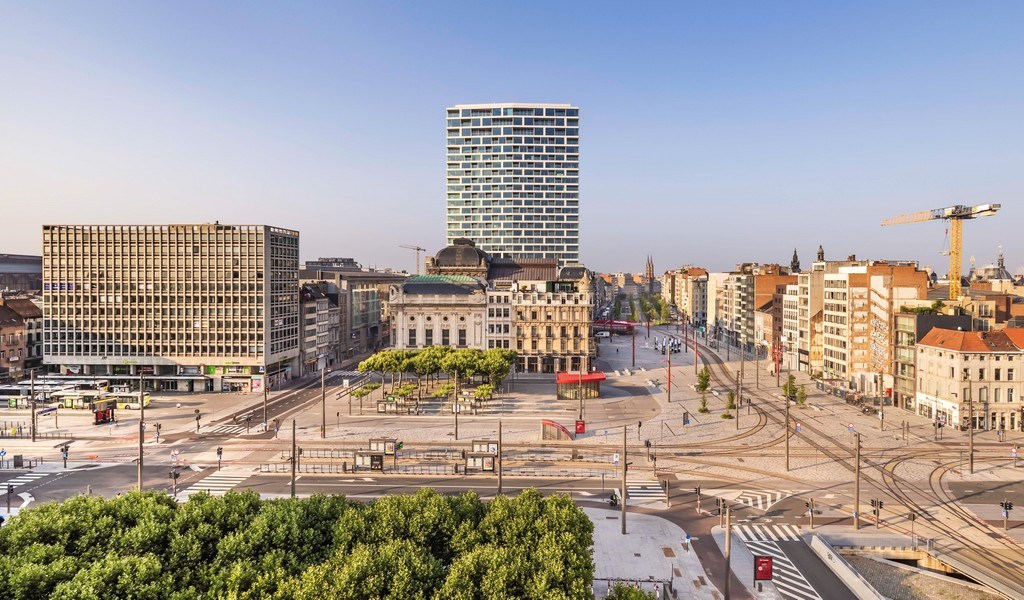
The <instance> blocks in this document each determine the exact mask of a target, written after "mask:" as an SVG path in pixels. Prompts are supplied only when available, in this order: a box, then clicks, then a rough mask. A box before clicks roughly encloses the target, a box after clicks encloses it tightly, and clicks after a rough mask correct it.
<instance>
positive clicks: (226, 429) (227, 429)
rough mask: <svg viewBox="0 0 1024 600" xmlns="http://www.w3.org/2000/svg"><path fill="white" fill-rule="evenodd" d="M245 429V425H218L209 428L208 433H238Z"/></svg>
mask: <svg viewBox="0 0 1024 600" xmlns="http://www.w3.org/2000/svg"><path fill="white" fill-rule="evenodd" d="M243 431H245V427H243V426H242V425H218V426H216V427H214V428H213V429H207V430H206V433H228V434H231V435H236V434H239V433H242V432H243Z"/></svg>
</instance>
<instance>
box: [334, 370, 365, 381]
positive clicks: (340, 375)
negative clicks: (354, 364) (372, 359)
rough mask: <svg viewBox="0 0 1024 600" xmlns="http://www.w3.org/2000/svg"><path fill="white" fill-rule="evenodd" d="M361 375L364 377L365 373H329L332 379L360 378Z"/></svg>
mask: <svg viewBox="0 0 1024 600" xmlns="http://www.w3.org/2000/svg"><path fill="white" fill-rule="evenodd" d="M363 375H365V373H360V372H359V371H331V376H332V377H344V378H345V379H351V378H353V377H361V376H363Z"/></svg>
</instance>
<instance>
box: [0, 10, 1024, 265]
mask: <svg viewBox="0 0 1024 600" xmlns="http://www.w3.org/2000/svg"><path fill="white" fill-rule="evenodd" d="M1022 32H1024V3H1022V2H1019V1H1013V2H997V1H986V2H936V1H927V2H877V3H876V2H820V1H813V2H796V1H786V2H728V3H723V2H703V3H697V2H665V3H623V2H615V3H596V2H585V3H579V4H573V3H568V2H536V3H530V2H517V3H511V4H509V3H487V2H466V3H454V2H439V1H429V2H410V3H391V2H358V3H355V2H353V3H342V2H324V3H312V2H197V1H196V2H192V1H179V2H163V3H158V2H99V1H91V2H17V3H15V2H10V1H4V0H0V214H2V216H3V217H4V227H3V229H2V230H3V236H2V238H0V252H13V253H33V254H38V253H40V251H41V250H40V239H41V236H40V225H41V224H43V223H79V222H80V223H122V222H124V223H132V222H139V223H166V222H204V221H210V222H212V221H214V220H219V221H221V222H227V223H270V224H274V225H279V226H284V227H291V228H295V229H299V230H300V231H301V232H302V242H301V243H302V257H303V259H308V258H315V257H317V256H321V255H326V256H351V257H354V258H356V259H357V260H359V261H360V262H362V263H363V264H364V265H368V266H373V265H377V266H393V267H397V268H405V269H409V270H411V269H413V253H412V252H411V251H409V250H404V249H401V248H399V247H398V245H399V244H418V245H420V246H424V247H426V248H428V249H429V250H430V251H431V252H436V250H437V249H439V248H440V246H441V245H442V244H443V243H444V203H445V191H444V181H445V180H444V138H445V136H444V133H445V130H444V127H445V113H444V109H445V107H447V106H450V105H454V104H459V103H473V102H495V101H524V102H571V103H573V104H577V105H579V106H580V107H581V110H580V112H581V117H580V131H581V134H580V143H581V185H580V188H581V203H580V204H581V211H582V216H581V230H582V240H581V254H582V258H583V260H584V262H585V263H586V264H587V265H588V266H590V267H591V268H594V269H596V270H599V271H620V270H626V271H641V272H642V269H643V265H644V261H645V258H646V256H647V254H651V255H653V256H654V261H655V267H656V269H657V270H658V271H659V272H660V271H662V270H665V269H667V268H671V267H675V266H679V265H681V264H684V263H695V264H700V265H704V266H707V267H709V268H711V269H715V270H724V269H728V268H730V267H731V266H732V265H733V264H734V263H737V262H742V261H757V262H785V263H788V261H789V258H790V256H791V254H792V251H793V248H794V247H797V248H798V249H799V250H800V254H801V258H802V259H803V260H804V264H805V266H806V265H807V264H808V263H809V262H810V261H811V260H812V258H813V255H814V252H815V250H816V249H817V246H818V244H819V243H821V244H824V246H825V250H826V254H827V256H828V257H829V258H845V257H846V256H847V255H849V254H854V253H855V254H857V255H858V257H861V258H902V259H917V260H920V261H921V262H922V264H926V265H935V266H936V267H937V270H938V271H939V272H940V273H945V271H946V267H945V265H944V261H945V260H946V259H944V258H942V257H940V256H939V255H938V252H939V251H940V250H942V249H943V246H944V237H945V236H944V224H942V223H941V222H932V223H921V224H916V225H905V226H901V227H894V228H884V229H883V228H881V227H880V226H879V222H880V221H881V220H882V219H883V218H885V217H888V216H892V215H895V214H900V213H904V212H911V211H917V210H923V209H929V208H937V207H942V206H947V205H951V204H977V203H987V202H1000V203H1002V204H1003V210H1002V212H1001V213H1000V214H999V215H997V216H995V217H991V218H987V219H983V220H978V221H974V222H971V223H968V224H967V226H966V227H965V236H964V237H965V251H964V254H965V256H966V257H969V256H971V255H974V256H976V257H977V259H978V264H979V265H981V264H986V263H989V262H992V261H994V259H995V254H996V252H997V246H998V245H999V244H1002V245H1003V246H1004V248H1005V254H1006V257H1007V263H1008V264H1007V266H1008V267H1009V268H1010V270H1011V271H1014V270H1016V269H1017V268H1018V267H1019V266H1020V265H1021V264H1024V241H1022V237H1021V231H1022V225H1024V215H1022V212H1021V209H1020V207H1021V203H1020V200H1021V198H1022V196H1024V33H1022ZM965 262H966V260H965Z"/></svg>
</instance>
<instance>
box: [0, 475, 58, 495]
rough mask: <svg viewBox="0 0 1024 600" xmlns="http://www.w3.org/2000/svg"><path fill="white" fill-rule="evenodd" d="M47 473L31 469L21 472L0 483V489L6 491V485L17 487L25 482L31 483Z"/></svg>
mask: <svg viewBox="0 0 1024 600" xmlns="http://www.w3.org/2000/svg"><path fill="white" fill-rule="evenodd" d="M47 475H48V473H35V472H31V471H30V472H28V473H22V474H21V475H18V476H17V477H15V478H13V479H8V480H7V481H5V482H3V483H0V486H2V488H3V489H2V490H0V491H3V492H6V491H7V486H8V485H13V486H14V487H18V486H20V485H25V484H26V483H32V482H33V481H35V480H37V479H41V478H43V477H46V476H47Z"/></svg>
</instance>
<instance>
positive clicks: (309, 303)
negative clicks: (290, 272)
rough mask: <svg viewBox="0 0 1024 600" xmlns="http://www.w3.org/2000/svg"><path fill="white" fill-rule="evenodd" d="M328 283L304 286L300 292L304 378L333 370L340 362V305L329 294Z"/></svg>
mask: <svg viewBox="0 0 1024 600" xmlns="http://www.w3.org/2000/svg"><path fill="white" fill-rule="evenodd" d="M328 289H329V286H328V283H327V282H318V283H314V284H309V283H307V284H303V285H302V286H301V288H300V291H299V314H300V315H301V317H300V318H301V325H302V335H300V336H299V353H300V356H301V360H302V373H303V375H310V374H314V373H319V372H320V371H321V370H323V369H330V368H332V367H333V366H334V364H335V362H336V361H337V360H338V358H339V344H338V341H339V335H338V327H339V326H340V318H339V314H338V310H337V308H338V307H337V305H336V304H335V303H334V302H332V301H331V297H330V295H329V294H328Z"/></svg>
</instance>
